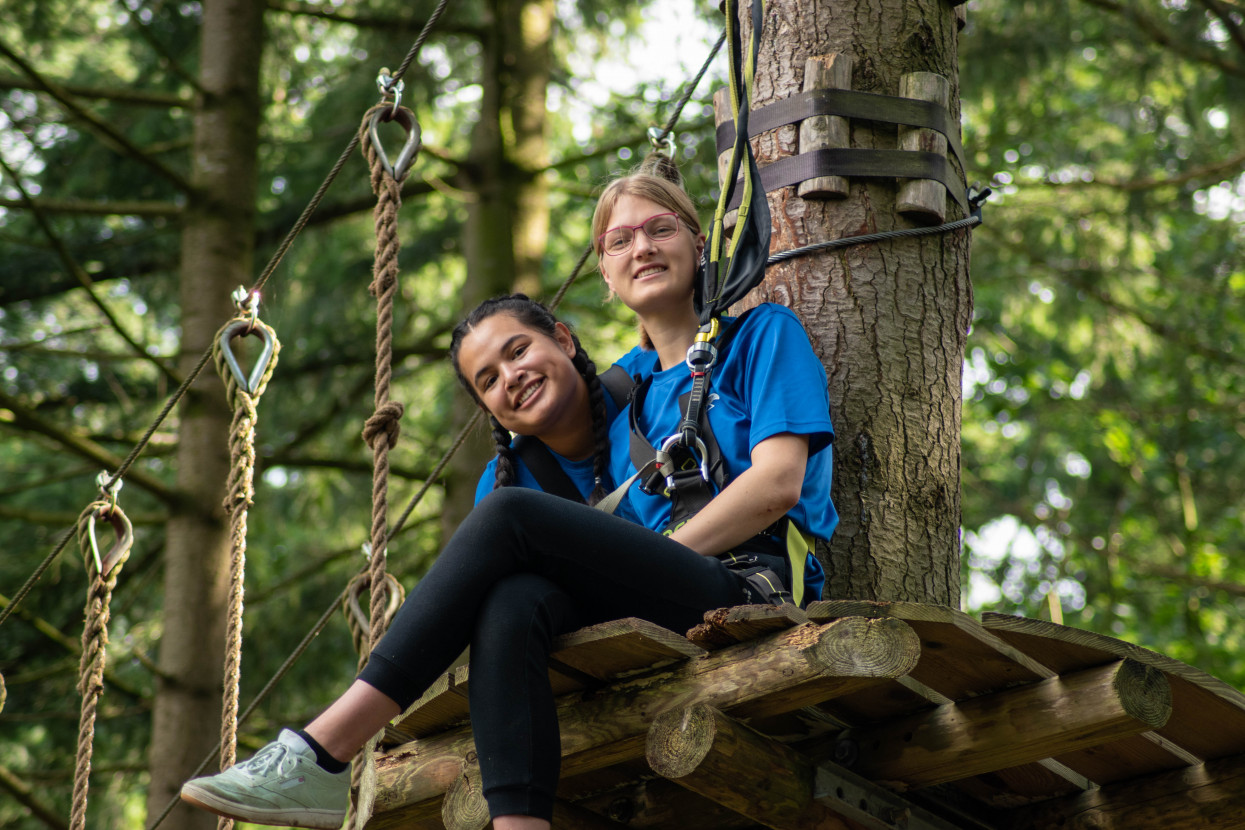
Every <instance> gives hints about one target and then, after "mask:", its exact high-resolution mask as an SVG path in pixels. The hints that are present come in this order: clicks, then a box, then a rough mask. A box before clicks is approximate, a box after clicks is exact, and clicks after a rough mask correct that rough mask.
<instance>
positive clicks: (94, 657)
mask: <svg viewBox="0 0 1245 830" xmlns="http://www.w3.org/2000/svg"><path fill="white" fill-rule="evenodd" d="M124 517H125V514H124V513H123V512H122V510H121V508H120V507H118V506H117V505H116V504H114V503H112V502H109V501H96V502H92V503H91V504H90V505H88V506H87V508H86V510H84V511H83V513H82V515H81V516H79V517H78V525H77V529H78V546H79V547H80V548H81V550H82V558H83V560H84V561H85V563H86V572H87V578H88V579H89V580H90V582H89V585H88V587H87V593H86V612H85V616H86V624H85V626H84V627H83V629H82V660H81V663H80V665H79V669H78V693H79V694H80V695H81V696H82V712H81V716H80V717H79V719H78V757H77V762H76V764H75V765H74V783H73V804H72V807H71V810H70V816H69V827H70V828H71V830H83V829H84V828H85V827H86V801H87V790H88V787H89V784H88V782H89V780H90V776H91V754H92V751H93V748H94V742H95V715H96V707H97V705H98V703H99V698H100V695H102V694H103V693H104V663H105V659H106V650H107V647H108V616H109V604H110V603H111V602H112V591H113V588H115V587H116V586H117V576H118V574H120V572H121V566H122V565H123V564H124V563H125V560H126V559H128V558H129V555H130V542H131V541H132V538H131V537H130V536H129V535H128V534H126V535H125V536H124V537H122V538H121V539H120V540H119V541H118V543H117V544H116V545H114V546H113V549H112V550H111V551H110V552H109V554H108V555H107V556H106V557H105V559H104V561H105V562H107V563H108V565H107V569H106V571H105V572H103V573H101V571H100V569H99V564H100V558H99V551H98V548H97V547H96V544H95V531H94V521H95V519H105V518H106V519H109V520H110V521H124V522H125V524H126V525H127V526H128V520H126V519H125V518H124Z"/></svg>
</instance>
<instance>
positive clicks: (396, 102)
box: [376, 66, 406, 121]
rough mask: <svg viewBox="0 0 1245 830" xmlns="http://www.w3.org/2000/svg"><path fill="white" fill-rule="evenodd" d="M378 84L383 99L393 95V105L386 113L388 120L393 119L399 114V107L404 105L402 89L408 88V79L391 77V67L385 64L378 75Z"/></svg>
mask: <svg viewBox="0 0 1245 830" xmlns="http://www.w3.org/2000/svg"><path fill="white" fill-rule="evenodd" d="M376 86H377V88H379V89H380V99H381V101H384V100H385V99H386V98H388V97H390V96H393V106H392V107H391V108H390V109H389V112H388V114H386V115H385V120H386V121H392V120H393V119H394V118H395V117H396V116H397V114H398V107H400V106H402V91H403V90H404V89H406V81H403V80H402V79H400V78H399V79H397V80H395V79H394V78H392V77H390V75H389V67H387V66H384V67H381V70H380V74H379V75H377V76H376Z"/></svg>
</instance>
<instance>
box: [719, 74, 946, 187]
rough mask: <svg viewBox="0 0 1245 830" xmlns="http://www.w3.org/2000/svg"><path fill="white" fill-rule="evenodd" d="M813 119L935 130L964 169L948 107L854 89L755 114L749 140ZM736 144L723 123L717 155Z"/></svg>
mask: <svg viewBox="0 0 1245 830" xmlns="http://www.w3.org/2000/svg"><path fill="white" fill-rule="evenodd" d="M814 115H838V116H842V117H844V118H858V119H864V120H868V121H881V122H883V123H887V124H902V125H904V126H907V127H920V128H923V129H929V130H936V131H938V132H940V133H942V135H943V136H944V137H946V139H947V147H948V148H949V149H950V150H951V153H952V155H954V156H955V160H956V161H957V162H958V163H959V165H960V169H965V168H964V149H963V147H962V146H961V144H960V125H959V123H958V122H956V121H955V119H953V118H952V117H951V113H950V112H949V111H948V110H947V108H946V107H944V106H942V105H941V104H938V103H935V102H934V101H922V100H920V99H919V98H894V97H891V96H889V95H877V94H875V93H872V92H857V91H855V90H852V89H810V90H808V91H807V92H797V93H796V94H795V95H792V96H790V97H789V98H784V99H782V100H781V101H775V102H774V103H772V104H770V105H768V106H764V107H761V108H759V109H755V110H753V111H752V113H751V115H750V117H749V120H748V136H749V137H753V136H758V135H760V134H761V133H763V132H767V131H768V130H772V129H775V128H776V127H782V126H785V125H787V124H795V123H798V122H800V121H803V120H804V119H805V118H811V117H812V116H814ZM734 144H735V122H734V121H723V122H722V123H721V124H719V125H718V131H717V145H718V153H719V154H721V153H724V152H726V151H727V150H729V149H731V147H732V146H734Z"/></svg>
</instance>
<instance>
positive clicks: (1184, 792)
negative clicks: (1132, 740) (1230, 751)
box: [1009, 755, 1245, 830]
mask: <svg viewBox="0 0 1245 830" xmlns="http://www.w3.org/2000/svg"><path fill="white" fill-rule="evenodd" d="M1009 826H1010V827H1012V828H1014V830H1046V828H1049V827H1059V828H1061V830H1170V829H1171V828H1190V829H1192V828H1197V830H1245V755H1238V756H1236V757H1234V758H1225V759H1222V760H1218V761H1209V762H1207V763H1205V764H1199V765H1197V766H1194V767H1187V768H1185V769H1182V770H1178V771H1176V772H1168V773H1162V774H1159V775H1151V776H1145V777H1142V778H1136V779H1133V780H1131V781H1128V782H1121V783H1117V784H1111V785H1109V786H1106V787H1101V788H1099V789H1096V790H1090V791H1089V792H1086V793H1083V794H1081V795H1078V796H1074V797H1071V798H1062V799H1053V800H1050V801H1045V802H1042V803H1041V804H1035V805H1032V806H1030V807H1025V808H1022V809H1018V810H1016V811H1014V812H1013V813H1012V816H1011V819H1010V821H1009Z"/></svg>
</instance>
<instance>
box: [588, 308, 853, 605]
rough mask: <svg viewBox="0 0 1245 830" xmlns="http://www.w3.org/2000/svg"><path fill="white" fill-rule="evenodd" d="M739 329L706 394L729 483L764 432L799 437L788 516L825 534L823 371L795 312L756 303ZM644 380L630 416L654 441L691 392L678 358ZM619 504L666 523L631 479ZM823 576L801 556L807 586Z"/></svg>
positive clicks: (625, 467)
mask: <svg viewBox="0 0 1245 830" xmlns="http://www.w3.org/2000/svg"><path fill="white" fill-rule="evenodd" d="M731 322H732V318H723V321H722V323H723V326H724V328H725V326H727V325H729V324H730V323H731ZM739 326H740V328H739V330H738V331H736V332H734V334H733V338H732V340H731V341H730V343H729V344H728V345H727V347H726V349H725V350H724V351H723V352H722V353H721V354H719V356H718V360H717V364H716V366H715V367H714V370H713V375H712V377H711V381H710V388H709V396H708V399H707V401H706V407H707V417H708V419H709V425H710V427H711V428H712V430H713V435H714V438H715V439H716V440H717V442H718V446H719V448H720V449H721V452H722V458H723V463H724V465H725V467H726V472H727V476H728V480H730V479H733V478H734V477H735V476H738V475H739V474H740V473H742V472H743V471H744V470H746V469H748V467H750V466H751V464H752V459H751V454H752V450H753V448H755V447H756V445H757V444H759V443H761V442H762V441H764V440H765V439H766V438H772V437H773V436H775V435H778V434H781V433H793V434H796V435H807V436H808V437H809V446H808V453H809V455H808V463H807V465H806V466H805V470H804V484H803V487H802V488H801V492H800V500H799V503H798V504H796V506H795V507H793V508H792V509H791V510H790V511H789V512H788V513H787V515H788V517H789V518H790V519H791V520H792V521H793V522H795V524H796V526H797V527H798V528H800V529H801V530H802V531H805V532H807V533H809V534H811V535H813V536H815V537H817V538H819V539H823V540H828V539H829V538H830V536H831V534H832V533H833V532H834V529H835V527H836V526H837V525H838V520H839V517H838V513H837V512H836V511H835V509H834V503H833V502H832V501H831V500H830V481H831V475H832V472H833V457H834V453H833V448H832V443H833V440H834V428H833V426H831V423H830V399H829V394H828V392H827V384H826V373H825V370H824V369H823V368H822V365H821V361H820V360H818V358H817V355H816V354H815V353H814V352H813V349H812V346H811V345H810V344H809V342H808V335H807V334H806V333H805V331H804V327H803V325H802V324H801V323H800V320H799V318H798V317H796V315H795V314H794V313H793V312H792V311H791V310H790V309H788V308H786V307H785V306H781V305H777V304H774V303H763V304H762V305H759V306H757V307H756V308H755V309H754V310H753V311H751V312H750V313H749V314H748V315H747V317H745V318H744V319H743V320H741V321H740V323H739ZM649 354H652V353H651V352H650V353H649ZM654 361H655V358H654ZM652 377H653V380H652V383H651V385H650V387H649V390H648V392H647V393H646V395H645V396H644V401H643V411H642V412H640V413H639V415H638V418H639V426H640V429H641V430H642V431H643V433H644V435H645V438H646V439H647V440H648V442H649V443H650V444H659V443H660V442H661V441H663V440H664V439H665V438H667V437H669V436H670V435H673V434H674V433H675V432H676V431H677V430H678V425H679V422H680V421H681V420H682V417H683V411H682V407H681V406H680V405H679V396H680V395H683V394H685V393H687V392H690V391H691V387H692V378H691V374H690V372H689V371H688V368H687V366H686V365H685V364H683V363H680V364H678V365H677V366H674V367H671V368H669V369H666V370H664V371H660V370H657V371H653V375H652ZM629 421H630V419H629V418H628V417H626V415H624V417H621V418H618V419H616V420H615V421H614V422H613V425H612V426H611V428H610V475H611V477H612V478H613V479H614V480H615V481H619V482H621V481H626V480H627V478H629V477H630V476H631V475H633V474H634V473H635V471H636V469H635V466H634V465H633V464H632V462H631V454H630V442H629V435H630V423H629ZM624 502H625V503H626V504H628V505H629V506H630V508H631V509H632V510H633V511H634V513H635V514H636V515H637V516H638V517H639V519H640V522H641V523H642V524H644V525H645V526H646V527H649V528H651V529H653V530H656V531H658V532H660V531H662V530H663V529H664V528H665V527H666V525H667V524H668V523H669V521H670V500H669V499H667V498H666V497H665V496H663V495H661V494H654V495H649V494H647V493H645V492H644V491H642V490H641V489H640V487H639V486H638V485H633V486H632V487H631V488H630V489H629V490H628V491H627V497H626V499H624ZM822 582H824V574H823V573H822V570H821V566H820V564H819V563H817V560H816V558H815V557H812V556H809V562H808V564H807V566H806V569H805V586H806V590H808V591H809V592H810V593H811V595H813V596H816V595H817V594H818V593H820V587H821V584H822Z"/></svg>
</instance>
